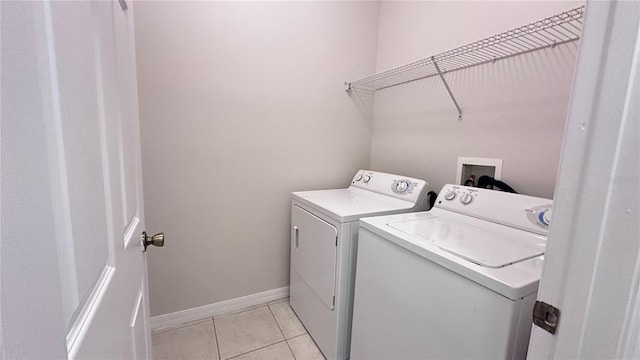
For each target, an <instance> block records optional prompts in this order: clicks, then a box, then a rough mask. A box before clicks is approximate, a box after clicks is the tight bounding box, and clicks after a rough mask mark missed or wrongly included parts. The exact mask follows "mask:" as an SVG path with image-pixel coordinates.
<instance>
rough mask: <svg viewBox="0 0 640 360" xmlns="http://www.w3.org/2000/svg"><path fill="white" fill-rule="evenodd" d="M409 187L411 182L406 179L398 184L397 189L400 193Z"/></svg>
mask: <svg viewBox="0 0 640 360" xmlns="http://www.w3.org/2000/svg"><path fill="white" fill-rule="evenodd" d="M408 188H409V183H408V182H406V181H399V182H398V184H397V185H396V191H397V192H399V193H402V192H405V191H407V189H408Z"/></svg>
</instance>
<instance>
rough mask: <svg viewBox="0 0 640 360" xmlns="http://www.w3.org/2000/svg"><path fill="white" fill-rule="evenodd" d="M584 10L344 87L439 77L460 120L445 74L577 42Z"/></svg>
mask: <svg viewBox="0 0 640 360" xmlns="http://www.w3.org/2000/svg"><path fill="white" fill-rule="evenodd" d="M584 13H585V6H584V5H583V6H580V7H577V8H574V9H570V10H567V11H564V12H561V13H558V14H556V15H553V16H550V17H547V18H544V19H542V20H538V21H535V22H532V23H530V24H527V25H524V26H521V27H518V28H515V29H512V30H509V31H505V32H503V33H500V34H497V35H493V36H491V37H488V38H486V39H483V40H479V41H476V42H473V43H470V44H467V45H464V46H461V47H458V48H455V49H452V50H449V51H445V52H443V53H439V54H436V55H433V56H430V57H428V58H424V59H421V60H418V61H414V62H412V63H410V64H406V65H403V66H399V67H396V68H393V69H391V70H387V71H383V72H380V73H377V74H374V75H371V76H368V77H366V78H363V79H360V80H356V81H351V82H345V85H346V86H347V89H346V90H347V92H351V91H352V90H357V89H363V90H369V91H377V90H383V89H388V88H390V87H393V86H397V85H403V84H407V83H410V82H413V81H418V80H422V79H427V78H430V77H433V76H439V77H440V79H441V80H442V81H443V83H444V86H445V88H446V90H447V92H448V93H449V96H451V100H452V101H453V104H454V105H455V107H456V109H457V110H458V119H459V120H462V110H461V108H460V105H459V104H458V102H457V100H456V98H455V96H454V95H453V92H452V91H451V88H450V87H449V84H448V83H447V81H446V80H445V77H444V74H446V73H449V72H453V71H458V70H463V69H467V68H470V67H474V66H479V65H483V64H487V63H495V62H497V61H498V60H503V59H507V58H510V57H514V56H518V55H523V54H527V53H531V52H534V51H538V50H542V49H547V48H551V49H553V48H555V47H557V46H558V45H562V44H566V43H570V42H574V41H577V40H579V39H580V35H581V33H582V22H583V19H584Z"/></svg>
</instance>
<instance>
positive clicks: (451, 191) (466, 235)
mask: <svg viewBox="0 0 640 360" xmlns="http://www.w3.org/2000/svg"><path fill="white" fill-rule="evenodd" d="M551 206H552V201H551V200H548V199H542V198H536V197H531V196H525V195H517V194H510V193H504V192H499V191H493V190H487V189H478V188H472V187H465V186H457V185H445V186H444V187H443V189H442V191H441V192H440V195H439V196H438V198H437V200H436V203H435V205H434V207H433V208H432V209H431V210H430V211H427V212H419V213H410V214H400V215H391V216H381V217H375V218H368V219H362V220H361V221H360V236H359V239H360V240H359V246H358V263H357V270H356V286H355V299H354V309H353V311H354V314H353V331H352V342H351V359H367V360H369V359H445V358H446V359H452V358H456V359H524V358H525V357H526V354H527V347H528V344H529V334H530V332H531V318H532V309H533V305H534V303H535V299H536V293H537V290H538V283H539V281H540V275H541V272H542V265H543V258H544V251H545V246H546V242H547V231H548V226H549V222H550V220H551Z"/></svg>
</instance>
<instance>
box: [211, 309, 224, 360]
mask: <svg viewBox="0 0 640 360" xmlns="http://www.w3.org/2000/svg"><path fill="white" fill-rule="evenodd" d="M211 322H212V323H213V337H214V338H215V339H216V351H217V352H218V360H222V355H220V342H219V341H218V331H217V330H216V319H214V318H213V316H212V317H211Z"/></svg>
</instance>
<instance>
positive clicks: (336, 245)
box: [336, 235, 338, 246]
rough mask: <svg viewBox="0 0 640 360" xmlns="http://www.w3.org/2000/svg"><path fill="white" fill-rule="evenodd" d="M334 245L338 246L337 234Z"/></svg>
mask: <svg viewBox="0 0 640 360" xmlns="http://www.w3.org/2000/svg"><path fill="white" fill-rule="evenodd" d="M336 246H338V235H336Z"/></svg>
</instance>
